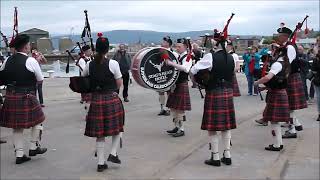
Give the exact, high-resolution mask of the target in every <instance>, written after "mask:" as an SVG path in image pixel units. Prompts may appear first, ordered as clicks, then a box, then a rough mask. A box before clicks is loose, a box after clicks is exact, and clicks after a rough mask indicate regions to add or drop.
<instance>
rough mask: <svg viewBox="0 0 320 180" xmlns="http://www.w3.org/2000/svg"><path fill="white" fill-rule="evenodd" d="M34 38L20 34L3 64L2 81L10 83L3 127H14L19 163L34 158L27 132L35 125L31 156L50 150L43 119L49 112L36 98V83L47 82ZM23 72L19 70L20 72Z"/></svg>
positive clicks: (0, 120)
mask: <svg viewBox="0 0 320 180" xmlns="http://www.w3.org/2000/svg"><path fill="white" fill-rule="evenodd" d="M29 41H30V37H29V36H28V35H18V36H16V37H15V39H14V43H13V47H14V48H15V49H16V51H17V52H16V53H15V54H13V55H12V56H10V57H9V58H8V59H7V60H6V61H5V62H4V64H3V65H2V66H1V68H0V71H2V74H1V80H2V82H4V84H5V85H7V89H6V98H5V100H4V104H3V107H2V108H1V114H0V126H1V127H7V128H12V129H13V142H14V147H15V155H16V164H22V163H24V162H26V161H29V160H31V158H30V157H28V156H27V155H25V153H24V147H23V144H24V143H23V139H24V136H23V131H24V129H29V128H31V140H30V149H29V156H36V155H38V154H43V153H45V152H46V151H47V149H46V148H42V147H41V146H40V140H41V133H42V129H43V127H42V124H41V123H42V122H43V121H44V120H45V115H44V113H43V111H42V108H41V106H40V103H39V101H38V100H37V97H36V84H37V82H39V81H43V75H42V72H41V69H40V66H39V63H38V62H37V60H36V59H34V58H33V57H29V56H28V54H29V53H30V42H29ZM17 72H19V73H17Z"/></svg>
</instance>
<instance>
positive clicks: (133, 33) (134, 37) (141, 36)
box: [51, 30, 212, 49]
mask: <svg viewBox="0 0 320 180" xmlns="http://www.w3.org/2000/svg"><path fill="white" fill-rule="evenodd" d="M205 33H212V31H210V30H204V31H188V32H179V33H173V32H156V31H143V30H114V31H107V32H103V35H104V36H107V37H108V38H109V40H110V43H112V44H118V43H127V44H133V43H138V42H140V43H159V42H160V41H161V40H162V38H163V37H164V36H170V37H171V39H173V40H176V39H177V38H181V37H191V38H192V39H194V38H199V36H200V35H204V34H205ZM92 36H93V39H94V40H95V39H96V38H97V33H92ZM61 37H70V36H69V35H59V36H55V35H53V36H51V38H52V41H53V46H54V48H55V49H57V48H58V40H59V39H60V38H61ZM71 39H72V40H73V41H74V42H77V41H81V38H80V34H79V35H74V36H72V37H71Z"/></svg>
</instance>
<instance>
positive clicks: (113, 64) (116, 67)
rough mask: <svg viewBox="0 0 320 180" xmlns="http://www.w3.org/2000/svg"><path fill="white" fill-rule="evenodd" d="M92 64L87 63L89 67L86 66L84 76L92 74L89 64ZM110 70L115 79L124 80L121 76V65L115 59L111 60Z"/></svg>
mask: <svg viewBox="0 0 320 180" xmlns="http://www.w3.org/2000/svg"><path fill="white" fill-rule="evenodd" d="M91 62H92V61H91ZM91 62H89V63H87V65H86V66H85V68H84V70H83V73H82V76H89V74H90V72H89V64H90V63H91ZM109 70H110V71H111V73H112V74H113V77H114V78H115V79H120V78H122V74H121V71H120V66H119V63H118V62H117V61H116V60H113V59H110V60H109Z"/></svg>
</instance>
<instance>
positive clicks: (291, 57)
mask: <svg viewBox="0 0 320 180" xmlns="http://www.w3.org/2000/svg"><path fill="white" fill-rule="evenodd" d="M296 55H297V52H296V49H295V48H294V47H293V46H292V45H288V46H287V56H288V59H289V63H290V64H291V62H292V61H293V60H294V59H295V58H296ZM278 61H283V58H282V57H279V58H278Z"/></svg>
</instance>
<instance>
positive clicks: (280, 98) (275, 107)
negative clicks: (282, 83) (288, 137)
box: [263, 89, 290, 122]
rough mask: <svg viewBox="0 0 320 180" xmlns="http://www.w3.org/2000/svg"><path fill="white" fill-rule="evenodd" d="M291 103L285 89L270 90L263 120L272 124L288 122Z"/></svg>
mask: <svg viewBox="0 0 320 180" xmlns="http://www.w3.org/2000/svg"><path fill="white" fill-rule="evenodd" d="M289 118H290V114H289V101H288V96H287V91H286V90H285V89H278V90H272V89H271V90H268V92H267V99H266V107H265V109H264V111H263V120H264V121H271V122H288V121H289Z"/></svg>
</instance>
